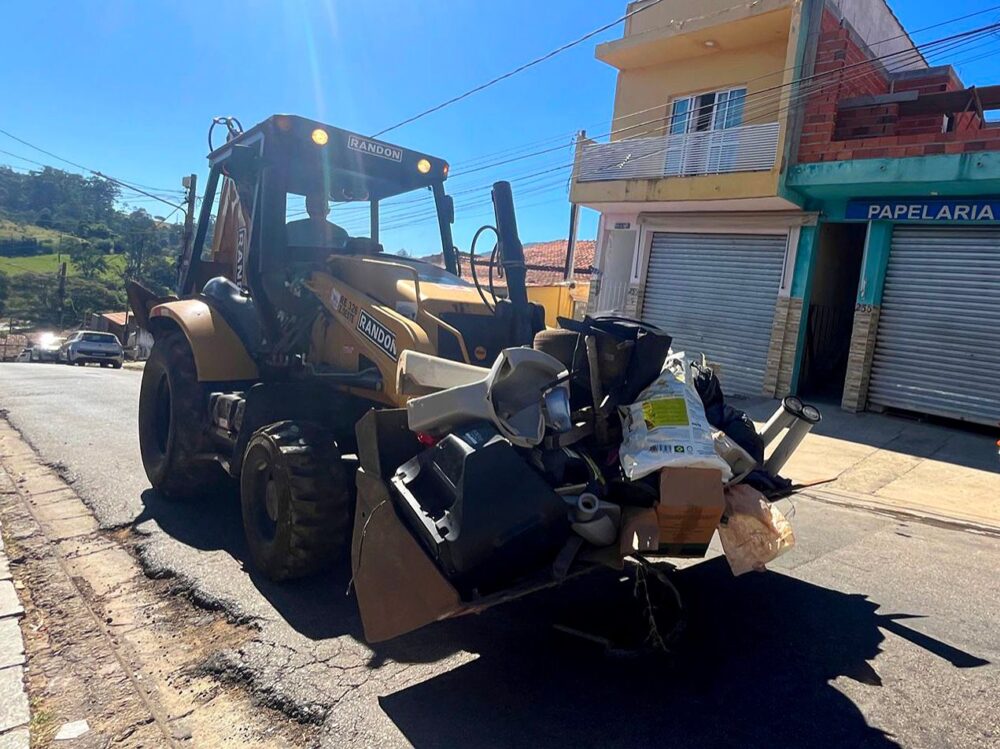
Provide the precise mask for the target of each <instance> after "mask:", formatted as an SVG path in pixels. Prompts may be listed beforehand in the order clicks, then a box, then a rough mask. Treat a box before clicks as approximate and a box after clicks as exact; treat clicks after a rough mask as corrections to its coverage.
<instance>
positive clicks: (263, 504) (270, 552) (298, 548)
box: [147, 365, 354, 581]
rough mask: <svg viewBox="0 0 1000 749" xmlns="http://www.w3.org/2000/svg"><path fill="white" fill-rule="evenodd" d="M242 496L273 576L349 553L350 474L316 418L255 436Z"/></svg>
mask: <svg viewBox="0 0 1000 749" xmlns="http://www.w3.org/2000/svg"><path fill="white" fill-rule="evenodd" d="M147 366H148V365H147ZM240 502H241V504H242V508H243V529H244V531H245V533H246V538H247V545H248V546H249V548H250V555H251V557H252V558H253V562H254V564H255V566H256V567H257V569H258V570H260V571H261V572H262V573H263V574H264V575H266V576H267V577H268V578H270V579H271V580H276V581H280V580H288V579H291V578H295V577H303V576H305V575H309V574H311V573H313V572H317V571H319V570H321V569H323V568H324V567H327V566H328V565H330V564H331V563H332V562H333V561H334V560H336V559H337V558H338V557H340V556H342V555H344V554H345V553H346V552H347V549H348V544H349V542H350V533H351V525H352V521H353V511H354V492H353V489H352V485H351V481H350V475H349V473H348V471H347V469H346V467H345V465H344V463H343V461H342V459H341V455H340V451H339V450H338V449H337V445H336V443H335V442H334V440H333V435H332V434H331V433H330V432H329V431H327V430H326V429H324V428H322V427H320V426H318V425H316V424H311V423H304V422H295V421H281V422H278V423H276V424H272V425H270V426H267V427H264V428H263V429H260V430H259V431H258V432H257V433H256V434H255V435H254V436H253V437H252V438H251V439H250V443H249V445H247V449H246V454H245V457H244V459H243V470H242V472H241V475H240Z"/></svg>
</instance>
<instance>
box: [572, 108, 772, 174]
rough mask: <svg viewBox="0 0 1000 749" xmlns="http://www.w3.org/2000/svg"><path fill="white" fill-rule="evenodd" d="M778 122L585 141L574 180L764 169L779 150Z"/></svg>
mask: <svg viewBox="0 0 1000 749" xmlns="http://www.w3.org/2000/svg"><path fill="white" fill-rule="evenodd" d="M780 129H781V126H780V124H779V123H777V122H768V123H766V124H763V125H745V126H743V127H733V128H728V129H725V130H706V131H705V132H701V133H686V134H679V135H664V136H659V137H656V138H628V139H626V140H620V141H615V142H613V143H590V144H587V145H585V146H584V147H583V148H582V150H581V153H580V163H579V168H578V170H577V177H576V179H577V180H578V181H580V182H599V181H603V180H618V179H657V178H660V177H687V176H693V175H699V174H728V173H730V172H767V171H770V170H771V169H773V168H774V163H775V159H776V158H777V153H778V133H779V131H780Z"/></svg>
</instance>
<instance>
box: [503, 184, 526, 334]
mask: <svg viewBox="0 0 1000 749" xmlns="http://www.w3.org/2000/svg"><path fill="white" fill-rule="evenodd" d="M493 213H494V216H495V217H496V228H497V235H498V236H499V245H500V250H499V254H500V265H501V266H503V270H504V274H505V275H506V277H507V299H508V300H509V301H510V304H511V312H512V313H513V320H512V325H511V328H512V330H511V333H512V338H513V340H512V345H514V346H530V345H531V344H532V341H533V339H534V336H533V334H532V330H531V309H530V307H529V306H528V289H527V281H526V271H525V267H524V246H523V245H522V244H521V239H520V237H518V234H517V217H516V216H515V214H514V195H513V193H512V192H511V189H510V182H502V181H501V182H494V183H493Z"/></svg>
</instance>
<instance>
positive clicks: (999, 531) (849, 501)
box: [800, 489, 1000, 537]
mask: <svg viewBox="0 0 1000 749" xmlns="http://www.w3.org/2000/svg"><path fill="white" fill-rule="evenodd" d="M800 496H803V497H808V498H809V499H815V500H817V501H819V502H826V503H827V504H833V505H840V506H842V507H850V508H855V509H863V510H868V511H870V512H878V513H882V514H886V515H892V516H893V517H899V518H906V519H910V520H917V521H921V522H924V523H931V524H933V525H937V526H941V527H943V528H954V529H956V530H966V531H974V532H976V533H983V534H986V535H990V536H997V537H1000V524H996V523H990V522H983V521H981V520H980V519H978V518H972V517H958V516H955V515H945V514H943V513H937V512H934V511H933V510H927V509H921V508H918V507H915V506H913V505H910V504H905V503H902V502H895V501H893V500H883V499H881V498H879V497H877V496H874V495H871V494H855V493H853V492H845V491H840V490H837V489H806V490H805V491H803V492H801V495H800Z"/></svg>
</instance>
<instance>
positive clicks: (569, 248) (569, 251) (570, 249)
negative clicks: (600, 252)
mask: <svg viewBox="0 0 1000 749" xmlns="http://www.w3.org/2000/svg"><path fill="white" fill-rule="evenodd" d="M586 137H587V132H586V131H585V130H581V131H580V132H578V133H577V134H576V148H575V149H574V150H573V153H574V154H576V153H578V152H579V150H580V144H581V143H582V142H583V139H584V138H586ZM573 171H574V172H575V171H576V170H575V169H574V170H573ZM579 219H580V206H579V205H577V204H576V203H570V204H569V238H568V239H567V240H566V268H565V270H564V272H563V280H564V281H572V280H573V274H574V273H575V272H576V268H575V265H576V225H577V222H578V221H579Z"/></svg>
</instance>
